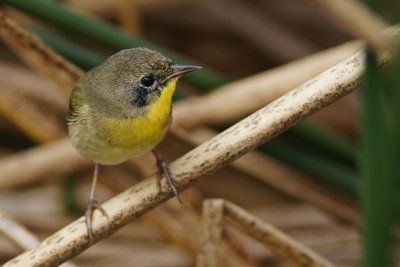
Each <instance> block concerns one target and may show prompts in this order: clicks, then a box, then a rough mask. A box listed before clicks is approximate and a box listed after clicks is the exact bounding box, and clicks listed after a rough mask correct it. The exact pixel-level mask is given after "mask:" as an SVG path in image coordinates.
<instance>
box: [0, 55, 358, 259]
mask: <svg viewBox="0 0 400 267" xmlns="http://www.w3.org/2000/svg"><path fill="white" fill-rule="evenodd" d="M363 58H364V53H363V52H359V53H357V54H356V55H354V56H352V57H350V58H349V59H347V60H345V61H343V62H342V63H340V64H337V65H336V66H335V67H334V68H331V69H329V70H328V71H326V72H324V73H322V74H321V75H319V76H317V77H316V78H314V79H312V80H311V81H309V82H307V83H305V84H303V85H302V86H300V87H298V88H296V89H295V90H293V91H291V92H289V93H288V94H286V95H284V96H282V97H280V98H279V99H277V100H275V101H274V102H272V103H271V104H269V105H268V106H266V107H264V108H262V109H260V110H259V111H257V112H255V113H254V114H252V115H250V116H249V117H247V118H246V119H244V120H242V121H240V122H239V123H237V124H236V125H234V126H232V127H230V128H229V129H227V130H225V131H224V132H222V133H221V134H219V135H217V136H216V137H214V138H213V139H211V140H209V141H207V142H205V143H204V144H202V145H200V146H198V147H197V148H195V149H193V150H192V151H190V152H189V153H187V154H185V155H184V156H182V157H181V158H179V159H177V160H176V161H175V162H173V163H172V164H171V165H170V167H171V170H172V172H173V173H174V174H175V176H176V181H177V184H178V188H179V189H180V190H184V189H185V188H187V187H189V186H191V185H192V184H193V183H195V182H196V181H197V180H198V179H199V178H200V177H202V176H204V175H207V174H210V173H212V172H214V171H216V170H218V169H220V168H222V167H223V166H225V165H227V164H228V163H230V162H232V161H233V160H235V159H237V158H239V157H241V156H242V155H244V154H245V153H247V152H249V151H250V150H253V149H255V148H256V147H257V146H259V145H260V144H262V143H265V142H266V141H268V140H270V139H272V138H273V137H275V136H276V135H278V134H280V133H281V132H282V131H284V130H286V129H287V128H289V127H291V126H293V125H294V124H295V123H297V122H299V121H300V120H302V119H304V118H306V117H307V116H310V115H311V114H313V113H314V112H316V111H318V110H320V109H322V108H323V107H325V106H327V105H329V104H331V103H333V102H335V101H336V100H338V99H339V98H340V97H342V96H344V95H346V94H348V93H349V92H351V91H352V90H354V89H355V88H356V87H357V86H358V85H359V83H360V77H361V74H362V71H363ZM161 188H162V190H161V191H158V190H157V177H156V176H152V177H150V178H148V179H146V180H144V181H142V182H140V183H138V184H137V185H135V186H133V187H131V188H129V189H127V190H126V191H124V192H122V193H121V194H119V195H117V196H115V197H114V198H112V199H110V200H109V201H107V202H105V203H104V204H103V205H102V206H103V208H104V209H105V210H106V212H107V214H108V215H109V218H110V220H107V218H106V217H103V216H101V214H100V213H99V212H98V211H95V212H94V213H93V232H94V242H93V243H95V242H97V241H99V240H101V239H103V238H105V237H107V236H109V235H111V234H112V233H114V232H115V231H116V230H118V229H119V228H121V227H122V226H124V225H125V224H127V223H129V222H131V221H133V220H135V219H137V218H138V217H140V216H141V215H143V214H144V213H146V212H147V211H149V210H151V209H153V208H155V207H156V206H158V205H160V204H161V203H163V202H164V201H166V200H167V199H169V198H170V197H172V196H173V193H172V192H171V190H170V188H169V187H168V185H167V184H166V183H165V181H164V180H163V181H162V187H161ZM93 243H91V242H90V240H89V239H88V237H87V233H86V229H85V226H84V218H80V219H78V220H77V221H75V222H73V223H71V224H70V225H68V226H66V227H65V228H63V229H61V230H60V231H58V232H57V233H55V234H53V235H52V236H50V237H49V238H47V239H46V240H45V241H43V242H42V243H41V245H39V247H37V248H36V249H33V250H31V251H28V252H25V253H23V254H21V255H20V256H18V257H16V258H14V259H13V260H11V261H9V262H8V263H6V264H5V265H4V266H18V265H20V264H21V263H24V265H25V266H26V265H29V266H31V265H33V266H34V265H41V266H55V265H57V264H60V263H61V262H63V261H65V260H68V259H70V258H72V257H74V256H75V255H77V254H79V253H80V252H82V251H84V250H85V249H86V248H88V247H89V246H90V245H91V244H93ZM33 255H34V256H35V257H32V256H33Z"/></svg>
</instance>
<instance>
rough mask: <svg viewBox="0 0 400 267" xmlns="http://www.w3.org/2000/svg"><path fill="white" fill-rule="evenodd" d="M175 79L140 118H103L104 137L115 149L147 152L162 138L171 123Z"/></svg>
mask: <svg viewBox="0 0 400 267" xmlns="http://www.w3.org/2000/svg"><path fill="white" fill-rule="evenodd" d="M176 82H177V79H173V80H171V81H170V82H169V83H168V84H167V86H166V87H165V88H164V90H163V91H162V92H161V95H160V98H159V100H158V101H156V102H155V103H153V104H152V105H150V106H149V107H148V109H147V112H146V113H145V114H144V115H143V116H140V117H135V118H129V119H118V118H104V120H103V121H102V123H101V124H102V126H103V130H104V136H105V137H106V138H107V140H108V141H109V142H110V143H111V144H112V145H113V146H116V147H119V148H126V149H133V150H138V151H140V150H149V149H152V148H153V147H154V146H155V145H156V144H158V142H160V141H161V139H162V138H163V137H164V135H165V133H166V132H167V130H168V127H169V124H170V121H171V107H172V95H173V93H174V91H175V87H176ZM143 152H144V151H143Z"/></svg>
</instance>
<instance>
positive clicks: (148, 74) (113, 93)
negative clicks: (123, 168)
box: [68, 48, 201, 240]
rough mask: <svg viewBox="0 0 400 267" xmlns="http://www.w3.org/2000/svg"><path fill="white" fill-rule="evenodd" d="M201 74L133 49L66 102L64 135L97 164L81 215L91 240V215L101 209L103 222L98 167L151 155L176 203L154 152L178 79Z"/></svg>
mask: <svg viewBox="0 0 400 267" xmlns="http://www.w3.org/2000/svg"><path fill="white" fill-rule="evenodd" d="M200 68H201V67H198V66H192V65H177V64H172V62H171V60H169V59H168V58H166V57H164V56H163V55H161V54H160V53H158V52H156V51H153V50H150V49H147V48H132V49H126V50H122V51H120V52H118V53H116V54H114V55H112V56H111V57H110V58H108V59H107V60H106V61H105V62H104V63H103V64H101V65H100V66H97V67H95V68H93V69H92V70H90V71H88V72H87V73H86V75H85V76H83V77H82V78H81V79H80V80H79V81H78V83H77V85H76V87H75V88H74V89H73V91H72V94H71V98H70V116H69V118H68V132H69V136H70V138H71V142H72V144H73V146H74V147H75V148H76V149H77V150H78V151H79V152H80V153H81V154H82V155H83V156H85V157H86V158H88V159H90V160H92V161H93V162H94V164H95V168H94V174H93V181H92V187H91V191H90V197H89V201H88V206H87V209H86V212H85V219H86V227H87V231H88V235H89V238H90V240H93V232H92V224H91V220H92V213H93V211H94V210H95V209H99V210H100V211H101V212H102V213H103V215H104V216H107V214H106V213H105V211H104V210H103V208H102V207H101V206H100V205H99V204H98V202H97V201H96V198H95V188H96V183H97V174H98V166H99V164H103V165H115V164H119V163H121V162H124V161H126V160H128V159H130V158H132V157H137V156H140V155H143V154H145V153H147V152H150V151H152V152H153V154H154V155H155V157H156V159H157V167H158V168H159V180H160V179H161V175H162V174H164V175H165V176H166V178H167V180H168V183H169V185H170V187H171V189H172V190H173V192H174V193H175V195H176V196H177V197H178V199H179V200H180V198H179V194H178V190H177V188H176V184H175V180H174V176H173V175H172V173H171V170H170V169H169V167H168V164H167V163H166V162H165V161H164V160H163V158H162V157H161V156H160V154H158V153H157V152H156V151H155V150H154V147H155V146H156V145H157V144H158V143H159V142H160V141H161V140H162V139H163V137H164V136H165V134H166V133H167V131H168V128H169V126H170V124H171V118H172V117H171V109H172V95H173V93H174V91H175V87H176V83H177V81H178V78H179V77H180V76H181V75H182V74H184V73H188V72H191V71H194V70H197V69H200ZM158 188H159V189H160V185H159V181H158Z"/></svg>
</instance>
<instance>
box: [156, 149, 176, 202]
mask: <svg viewBox="0 0 400 267" xmlns="http://www.w3.org/2000/svg"><path fill="white" fill-rule="evenodd" d="M152 152H153V155H154V157H156V160H157V163H156V164H157V168H158V172H157V174H158V175H157V178H158V179H157V188H158V191H161V179H162V175H163V174H164V175H165V177H166V178H167V181H168V184H169V186H170V187H171V189H172V191H173V192H174V194H175V196H176V197H177V198H178V200H179V202H180V203H183V202H182V200H181V197H180V196H179V191H178V188H177V187H176V181H175V177H174V175H173V174H172V171H171V169H170V168H169V165H168V163H167V162H166V161H165V160H164V158H163V157H162V156H161V155H160V153H158V152H157V151H156V150H152Z"/></svg>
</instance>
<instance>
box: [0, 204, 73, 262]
mask: <svg viewBox="0 0 400 267" xmlns="http://www.w3.org/2000/svg"><path fill="white" fill-rule="evenodd" d="M0 233H2V234H3V235H4V236H5V237H6V238H7V239H9V240H10V241H11V242H13V243H14V244H15V245H16V246H17V247H19V248H20V249H22V250H27V249H31V248H34V247H36V246H37V245H38V244H39V243H40V240H39V238H38V237H37V236H35V235H34V234H33V233H31V232H30V231H29V230H28V229H26V228H25V227H24V226H22V225H20V224H19V223H17V222H16V221H14V220H13V219H11V218H10V217H9V216H8V215H6V214H5V213H4V212H3V211H0ZM74 266H76V265H75V264H73V263H72V262H70V261H69V262H65V263H63V264H62V265H60V267H74Z"/></svg>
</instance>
